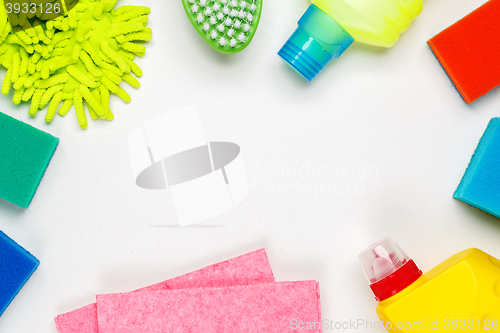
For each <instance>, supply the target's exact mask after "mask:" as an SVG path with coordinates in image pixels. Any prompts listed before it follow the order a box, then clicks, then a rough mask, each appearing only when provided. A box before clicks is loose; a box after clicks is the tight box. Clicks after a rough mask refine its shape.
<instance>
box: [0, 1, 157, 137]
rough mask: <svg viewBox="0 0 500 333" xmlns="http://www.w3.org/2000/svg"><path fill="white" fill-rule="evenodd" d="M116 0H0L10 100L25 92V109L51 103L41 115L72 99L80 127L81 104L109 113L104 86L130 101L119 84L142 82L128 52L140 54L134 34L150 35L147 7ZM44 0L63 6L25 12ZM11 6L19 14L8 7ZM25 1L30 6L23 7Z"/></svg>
mask: <svg viewBox="0 0 500 333" xmlns="http://www.w3.org/2000/svg"><path fill="white" fill-rule="evenodd" d="M116 1H117V0H80V1H76V0H72V1H69V2H70V3H69V4H68V1H67V0H66V1H64V2H61V0H56V1H54V0H51V1H50V2H49V1H46V0H45V1H44V0H15V2H17V3H21V4H23V3H24V2H26V3H27V4H28V6H27V7H24V5H20V6H19V7H17V6H11V5H9V4H10V3H11V2H13V0H5V2H4V0H0V5H1V6H0V7H2V8H0V64H1V65H2V66H4V67H5V68H7V74H6V75H5V78H4V80H3V85H2V88H1V91H2V94H4V95H7V94H8V93H9V91H10V89H11V87H13V88H14V90H15V92H14V97H13V102H14V104H20V103H21V102H28V101H30V100H31V106H30V108H29V114H30V115H31V116H33V117H34V116H35V115H36V114H37V112H38V110H41V109H43V108H45V106H47V105H49V107H48V111H47V113H46V115H45V121H47V122H51V121H52V120H53V118H54V116H55V114H56V112H57V113H59V114H60V115H61V116H64V115H66V114H67V113H68V111H69V110H70V109H71V108H72V106H73V105H74V106H75V111H76V115H77V119H78V123H79V124H80V127H81V128H82V129H86V128H87V117H86V114H85V109H84V104H86V106H87V109H88V112H89V114H90V116H91V117H92V119H94V120H97V119H106V120H112V119H113V118H114V115H113V113H112V112H111V110H110V109H109V99H110V94H111V93H114V94H116V95H118V96H119V97H120V98H121V99H123V100H124V101H125V102H126V103H128V102H130V96H129V95H128V93H127V92H126V91H125V90H123V88H121V87H120V84H121V83H122V81H125V82H127V83H128V84H130V85H131V86H132V87H134V88H138V87H139V86H140V83H139V81H137V79H136V77H139V76H141V75H142V70H141V69H140V68H139V66H137V65H136V64H135V63H134V59H135V57H136V56H139V57H142V56H144V54H145V52H146V48H145V46H144V45H142V44H139V43H136V42H145V41H149V40H151V39H152V31H151V29H149V28H147V27H146V25H147V22H148V16H147V15H148V14H149V13H150V9H149V8H148V7H144V6H122V7H119V8H117V9H113V8H114V6H115V4H116ZM40 3H42V6H40ZM48 3H50V4H52V7H51V8H52V10H54V8H56V5H57V4H61V7H60V8H61V10H62V12H61V14H60V15H55V16H54V15H47V13H44V12H41V10H40V9H39V10H38V11H34V12H33V13H30V12H29V8H31V6H32V5H33V4H38V6H39V7H38V8H42V7H43V5H45V6H47V4H48ZM16 8H17V9H19V13H18V15H17V16H15V17H14V18H12V15H11V14H9V15H8V14H7V12H8V11H12V10H14V11H15V10H16ZM24 8H27V11H28V12H27V13H24V14H23V10H24ZM43 8H47V7H43ZM68 9H69V10H68ZM132 74H133V75H132ZM61 104H62V105H61Z"/></svg>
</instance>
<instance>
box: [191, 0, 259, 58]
mask: <svg viewBox="0 0 500 333" xmlns="http://www.w3.org/2000/svg"><path fill="white" fill-rule="evenodd" d="M182 4H183V5H184V9H185V10H186V14H187V16H188V17H189V20H190V21H191V23H192V24H193V26H194V28H195V29H196V30H197V31H198V33H199V34H200V36H201V37H203V39H205V41H206V42H207V43H208V44H209V45H210V46H212V47H213V48H214V49H216V50H217V51H219V52H222V53H226V54H232V53H237V52H240V51H242V50H243V49H245V48H246V47H247V46H248V44H250V42H251V41H252V38H253V36H254V35H255V32H256V31H257V26H258V25H259V21H260V16H261V13H262V0H182Z"/></svg>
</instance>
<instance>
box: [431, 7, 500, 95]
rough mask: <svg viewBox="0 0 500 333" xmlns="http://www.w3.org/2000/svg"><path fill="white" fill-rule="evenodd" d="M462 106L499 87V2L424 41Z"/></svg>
mask: <svg viewBox="0 0 500 333" xmlns="http://www.w3.org/2000/svg"><path fill="white" fill-rule="evenodd" d="M428 44H429V46H430V47H431V49H432V51H433V52H434V54H435V56H436V57H437V59H438V60H439V62H440V63H441V65H442V66H443V68H444V70H445V71H446V73H447V74H448V76H449V77H450V79H451V80H452V81H453V83H454V84H455V87H456V88H457V90H458V92H459V93H460V95H462V98H463V99H464V101H465V102H466V103H468V104H469V103H472V102H474V101H475V100H476V99H478V98H479V97H481V96H484V95H486V94H487V93H488V92H489V91H491V90H492V89H494V88H495V87H497V86H498V85H500V61H499V60H498V55H499V54H500V0H490V1H488V2H486V3H485V4H484V5H483V6H481V7H480V8H478V9H477V10H475V11H474V12H472V13H471V14H469V15H467V16H466V17H464V18H463V19H461V20H460V21H458V22H457V23H455V24H453V25H452V26H450V27H449V28H447V29H445V30H444V31H442V32H441V33H439V34H438V35H436V36H434V37H433V38H431V39H430V40H429V41H428Z"/></svg>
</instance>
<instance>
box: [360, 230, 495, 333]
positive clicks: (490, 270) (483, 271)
mask: <svg viewBox="0 0 500 333" xmlns="http://www.w3.org/2000/svg"><path fill="white" fill-rule="evenodd" d="M360 260H361V263H362V265H363V268H364V271H365V275H366V277H367V279H368V281H369V283H370V287H371V289H372V291H373V293H374V294H375V298H376V299H377V300H378V301H379V305H378V307H377V313H378V316H379V317H380V319H381V321H382V325H383V326H384V327H385V328H386V329H387V330H388V331H389V332H397V333H407V332H450V331H452V332H457V331H461V332H491V331H492V330H497V331H500V260H498V259H496V258H494V257H492V256H490V255H488V254H486V253H484V252H483V251H481V250H478V249H468V250H465V251H462V252H460V253H458V254H456V255H454V256H453V257H451V258H449V259H447V260H446V261H444V262H443V263H441V264H440V265H438V266H437V267H435V268H433V269H432V270H430V271H429V272H427V273H425V274H422V271H420V270H419V269H418V267H417V265H416V264H415V263H414V262H413V260H412V259H411V258H410V257H408V255H407V254H406V253H405V252H404V251H403V250H402V249H401V248H400V247H399V246H398V245H397V244H396V243H395V242H394V241H393V240H392V239H391V238H389V237H388V238H385V239H383V240H382V241H380V242H378V243H375V244H374V245H372V246H370V247H369V248H368V249H367V250H365V251H364V252H362V253H361V254H360Z"/></svg>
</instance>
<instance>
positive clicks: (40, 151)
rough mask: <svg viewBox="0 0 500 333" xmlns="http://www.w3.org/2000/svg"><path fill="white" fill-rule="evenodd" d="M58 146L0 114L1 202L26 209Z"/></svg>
mask: <svg viewBox="0 0 500 333" xmlns="http://www.w3.org/2000/svg"><path fill="white" fill-rule="evenodd" d="M58 143H59V139H58V138H56V137H53V136H52V135H50V134H47V133H45V132H42V131H40V130H38V129H36V128H34V127H32V126H30V125H28V124H25V123H23V122H20V121H18V120H16V119H14V118H11V117H9V116H7V115H5V114H3V113H1V112H0V198H2V199H5V200H7V201H9V202H11V203H13V204H15V205H18V206H19V207H22V208H28V206H29V204H30V202H31V200H32V199H33V196H34V195H35V192H36V189H37V188H38V185H39V184H40V181H41V180H42V177H43V174H44V173H45V170H46V169H47V166H48V165H49V162H50V160H51V158H52V155H54V152H55V150H56V148H57V145H58Z"/></svg>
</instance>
